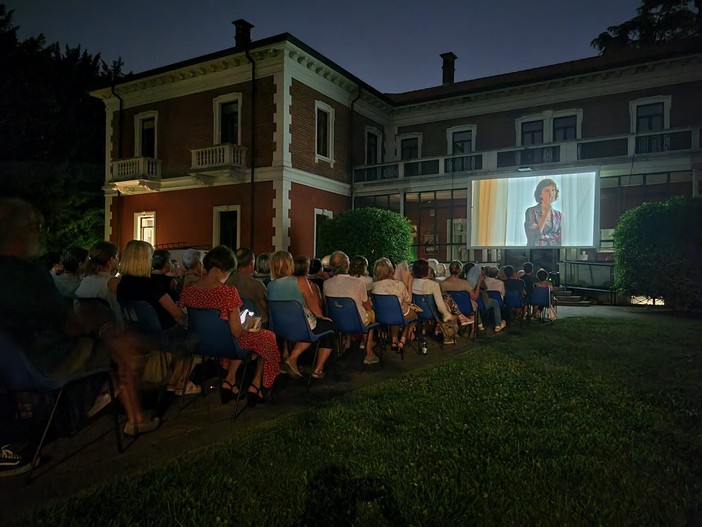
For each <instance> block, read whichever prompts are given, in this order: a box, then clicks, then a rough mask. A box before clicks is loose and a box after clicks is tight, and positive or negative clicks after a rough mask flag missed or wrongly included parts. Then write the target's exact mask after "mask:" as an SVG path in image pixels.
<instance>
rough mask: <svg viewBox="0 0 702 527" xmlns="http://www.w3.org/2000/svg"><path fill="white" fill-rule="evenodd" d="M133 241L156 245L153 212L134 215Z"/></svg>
mask: <svg viewBox="0 0 702 527" xmlns="http://www.w3.org/2000/svg"><path fill="white" fill-rule="evenodd" d="M134 239H135V240H141V241H144V242H148V243H150V244H151V245H156V213H155V212H153V211H151V212H137V213H135V214H134Z"/></svg>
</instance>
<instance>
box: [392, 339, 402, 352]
mask: <svg viewBox="0 0 702 527" xmlns="http://www.w3.org/2000/svg"><path fill="white" fill-rule="evenodd" d="M399 348H400V344H399V342H398V340H397V339H392V344H390V349H391V350H392V351H395V352H397V350H398V349H399Z"/></svg>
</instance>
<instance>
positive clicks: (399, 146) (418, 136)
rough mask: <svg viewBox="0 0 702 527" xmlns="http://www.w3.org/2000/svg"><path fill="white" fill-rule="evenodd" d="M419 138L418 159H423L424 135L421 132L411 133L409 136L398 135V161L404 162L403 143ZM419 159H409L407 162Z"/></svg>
mask: <svg viewBox="0 0 702 527" xmlns="http://www.w3.org/2000/svg"><path fill="white" fill-rule="evenodd" d="M414 138H417V159H422V140H423V139H424V134H422V133H421V132H411V133H407V134H398V135H397V136H396V142H395V144H396V145H397V147H396V148H397V154H396V157H397V160H398V161H400V160H402V141H403V140H405V139H414ZM417 159H407V160H406V161H416V160H417Z"/></svg>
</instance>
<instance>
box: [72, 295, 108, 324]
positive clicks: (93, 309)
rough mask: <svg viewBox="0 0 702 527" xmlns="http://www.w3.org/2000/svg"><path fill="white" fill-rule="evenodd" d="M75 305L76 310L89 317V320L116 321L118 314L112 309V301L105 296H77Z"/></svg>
mask: <svg viewBox="0 0 702 527" xmlns="http://www.w3.org/2000/svg"><path fill="white" fill-rule="evenodd" d="M73 305H74V306H75V308H76V311H77V312H78V313H80V314H81V315H83V316H84V317H86V318H88V319H89V320H91V321H92V320H94V321H100V322H102V323H105V322H115V321H116V319H117V316H116V315H115V312H114V311H112V307H111V306H110V303H109V302H108V301H107V300H105V299H104V298H98V297H91V298H81V297H78V296H77V297H75V299H74V303H73Z"/></svg>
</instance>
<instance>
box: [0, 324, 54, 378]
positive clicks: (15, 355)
mask: <svg viewBox="0 0 702 527" xmlns="http://www.w3.org/2000/svg"><path fill="white" fill-rule="evenodd" d="M0 386H3V387H5V388H7V389H9V390H13V391H19V392H34V391H49V390H55V389H58V388H60V387H61V383H59V382H57V381H55V380H53V379H49V378H47V377H45V376H43V375H42V374H41V373H40V372H39V370H37V369H36V367H35V366H34V364H32V362H31V361H30V360H29V359H28V358H27V356H26V355H25V353H24V351H23V350H22V348H21V346H20V345H19V344H17V343H16V342H15V341H14V339H12V338H11V337H10V336H9V335H7V334H5V333H3V332H0Z"/></svg>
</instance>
